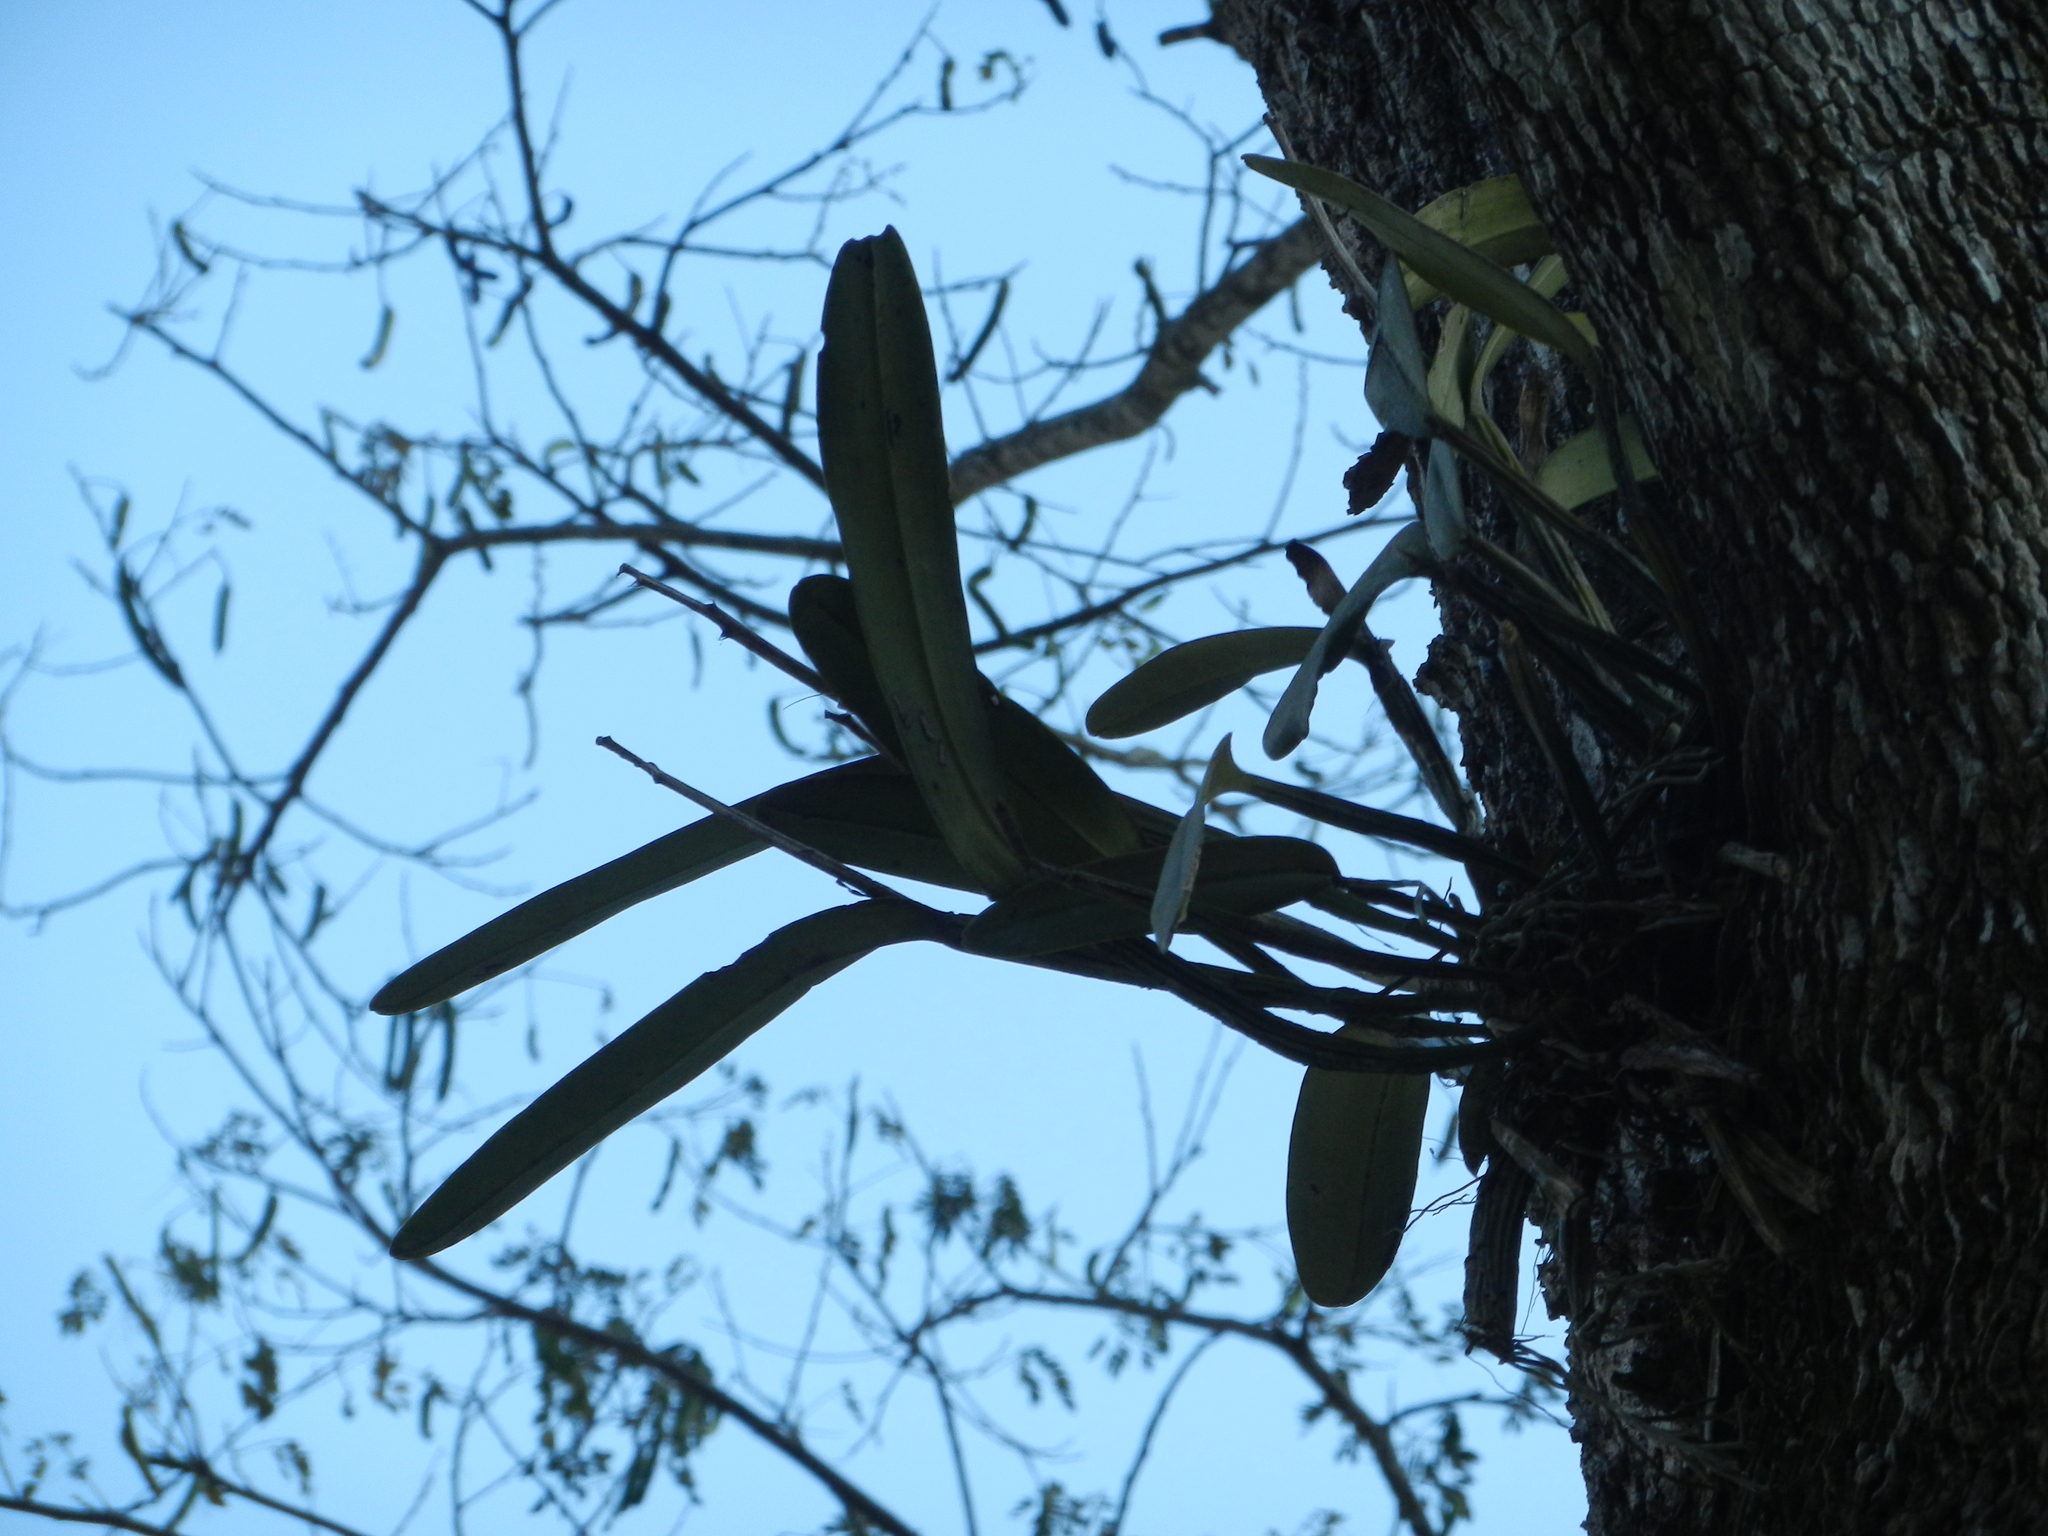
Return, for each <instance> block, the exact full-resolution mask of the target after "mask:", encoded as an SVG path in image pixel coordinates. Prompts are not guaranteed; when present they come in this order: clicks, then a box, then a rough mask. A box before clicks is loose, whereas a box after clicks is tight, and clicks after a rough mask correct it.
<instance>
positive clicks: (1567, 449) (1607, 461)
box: [1536, 416, 1657, 511]
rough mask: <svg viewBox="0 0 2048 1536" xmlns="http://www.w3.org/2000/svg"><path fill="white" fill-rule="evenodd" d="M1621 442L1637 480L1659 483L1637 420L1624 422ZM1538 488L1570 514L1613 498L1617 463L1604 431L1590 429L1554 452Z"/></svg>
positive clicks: (1539, 471) (1539, 472) (1540, 474)
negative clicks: (1592, 502)
mask: <svg viewBox="0 0 2048 1536" xmlns="http://www.w3.org/2000/svg"><path fill="white" fill-rule="evenodd" d="M1621 440H1622V444H1623V445H1624V446H1625V447H1626V448H1627V449H1628V464H1629V468H1630V469H1632V470H1633V471H1634V472H1635V477H1636V479H1637V480H1639V481H1641V480H1654V479H1656V478H1657V466H1656V465H1655V464H1653V463H1652V462H1651V461H1650V450H1649V449H1648V448H1646V447H1644V446H1643V434H1642V429H1641V428H1640V427H1638V426H1637V425H1636V419H1635V417H1633V416H1624V417H1622V418H1621ZM1536 484H1537V487H1538V488H1539V489H1540V490H1542V492H1543V493H1544V494H1545V495H1546V496H1548V497H1549V498H1550V499H1551V500H1552V501H1554V502H1556V503H1557V504H1558V505H1559V506H1560V507H1563V508H1564V509H1565V510H1566V511H1570V510H1571V509H1572V508H1573V507H1580V506H1584V505H1585V504H1586V503H1587V502H1589V501H1592V500H1595V499H1596V498H1598V497H1601V496H1606V495H1610V494H1612V492H1613V491H1614V489H1615V485H1614V463H1613V459H1612V457H1611V456H1610V455H1609V454H1608V452H1607V439H1606V437H1605V436H1604V435H1603V434H1602V433H1601V431H1600V429H1599V428H1598V427H1588V428H1587V429H1586V430H1585V431H1583V432H1581V433H1579V434H1578V435H1577V436H1576V437H1572V438H1568V439H1566V440H1565V441H1564V442H1562V443H1560V444H1559V445H1558V446H1557V447H1556V448H1555V449H1553V450H1552V451H1551V454H1550V456H1549V457H1548V458H1546V459H1545V460H1544V461H1543V463H1542V465H1541V467H1540V468H1538V469H1537V471H1536Z"/></svg>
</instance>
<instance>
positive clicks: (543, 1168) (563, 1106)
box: [391, 901, 938, 1259]
mask: <svg viewBox="0 0 2048 1536" xmlns="http://www.w3.org/2000/svg"><path fill="white" fill-rule="evenodd" d="M937 936H938V935H937V934H936V933H935V931H934V930H933V928H932V926H931V916H930V914H929V913H928V912H927V911H926V910H925V909H924V908H921V907H916V906H912V905H910V904H909V903H907V902H894V901H866V902H857V903H855V904H854V905H852V906H846V907H834V908H832V909H831V910H829V911H825V912H818V913H814V914H813V915H812V916H810V917H806V918H800V919H799V920H797V921H796V922H794V923H791V924H790V925H789V926H788V927H786V928H782V929H779V930H777V931H776V932H775V933H773V934H771V935H770V936H769V937H768V938H767V939H766V940H764V941H763V942H761V943H760V944H757V945H755V946H754V948H752V949H750V950H748V951H747V952H746V953H745V954H744V955H742V956H740V957H739V959H737V960H735V961H734V962H733V963H732V964H731V965H728V966H726V967H724V968H723V969H722V970H716V971H709V972H706V973H705V974H704V975H702V976H699V977H698V978H697V979H696V980H695V981H693V982H691V983H690V984H689V985H688V986H687V987H685V988H683V990H682V991H680V992H678V993H677V994H676V995H675V996H674V997H672V998H670V999H669V1000H668V1001H667V1002H665V1003H663V1004H662V1005H661V1006H660V1007H659V1008H657V1009H655V1010H654V1011H653V1012H652V1013H650V1014H648V1015H647V1017H646V1018H644V1019H642V1020H640V1022H639V1023H637V1024H635V1025H634V1026H633V1027H632V1028H631V1029H629V1030H627V1031H626V1032H625V1033H624V1034H622V1035H620V1036H619V1037H618V1039H616V1040H614V1041H612V1042H611V1043H610V1044H609V1045H606V1046H604V1047H603V1048H602V1049H600V1050H599V1051H598V1052H597V1053H596V1054H595V1055H593V1056H591V1057H590V1058H589V1059H588V1060H587V1061H585V1062H584V1063H583V1064H582V1065H581V1066H579V1067H577V1068H576V1069H575V1070H574V1071H572V1072H570V1073H569V1075H568V1076H566V1077H564V1078H563V1079H562V1080H561V1081H560V1082H558V1083H556V1084H555V1085H554V1087H552V1088H550V1089H548V1091H547V1092H546V1093H543V1094H542V1095H541V1096H540V1097H539V1098H538V1099H535V1100H534V1101H533V1103H532V1104H530V1105H528V1106H527V1107H526V1108H525V1109H523V1110H521V1111H520V1112H519V1113H518V1114H517V1115H514V1116H513V1117H512V1119H511V1120H510V1121H509V1122H508V1123H507V1124H506V1125H505V1126H504V1127H503V1128H502V1129H500V1130H499V1131H498V1132H497V1134H496V1135H494V1136H492V1137H491V1138H490V1140H488V1141H486V1142H485V1143H484V1144H483V1146H482V1147H480V1148H479V1149H478V1150H477V1151H476V1153H475V1154H474V1155H472V1156H471V1157H470V1158H469V1160H468V1161H467V1162H465V1163H464V1164H463V1165H462V1166H461V1167H460V1168H458V1169H456V1170H455V1172H454V1173H453V1174H451V1175H450V1176H449V1177H448V1179H447V1181H446V1182H445V1183H443V1184H442V1185H441V1187H440V1188H439V1189H437V1190H435V1191H434V1193H433V1194H432V1195H430V1196H429V1197H428V1198H427V1200H426V1201H425V1203H424V1204H422V1205H421V1206H420V1208H419V1209H418V1210H417V1211H415V1212H414V1213H413V1214H412V1217H411V1219H410V1220H408V1221H407V1222H406V1223H405V1225H404V1226H403V1227H401V1228H399V1231H398V1235H397V1237H395V1238H393V1239H392V1242H391V1253H392V1257H394V1258H399V1259H421V1258H425V1257H427V1256H428V1255H429V1254H434V1253H439V1252H440V1251H441V1250H442V1249H444V1248H447V1247H449V1246H451V1245H452V1244H455V1243H458V1242H460V1241H462V1239H463V1238H465V1237H468V1236H469V1235H470V1234H471V1233H473V1232H477V1231H480V1230H481V1229H482V1228H484V1227H486V1226H488V1225H489V1224H490V1223H491V1222H493V1221H495V1220H497V1218H498V1217H500V1216H502V1215H503V1214H504V1213H505V1212H507V1211H509V1210H510V1209H511V1208H512V1207H513V1206H515V1205H517V1204H518V1203H519V1202H520V1201H521V1200H523V1199H525V1198H526V1197H527V1196H528V1195H530V1194H531V1193H533V1191H534V1190H536V1189H538V1188H540V1186H541V1185H542V1184H545V1183H546V1182H547V1181H548V1180H549V1179H551V1178H553V1177H554V1176H555V1175H556V1174H557V1173H559V1172H561V1171H562V1170H563V1169H564V1168H566V1167H568V1166H569V1165H570V1164H571V1163H573V1162H574V1161H576V1159H577V1158H579V1157H581V1156H582V1155H583V1154H584V1153H585V1152H588V1151H589V1150H590V1149H591V1148H592V1147H594V1146H596V1145H597V1144H598V1143H599V1142H600V1141H602V1140H604V1138H605V1137H607V1136H609V1135H611V1133H612V1132H613V1131H616V1130H618V1129H619V1128H620V1127H621V1126H623V1125H625V1124H626V1123H627V1122H628V1121H630V1120H632V1119H633V1118H634V1117H636V1116H638V1115H640V1114H642V1113H644V1112H645V1111H647V1110H649V1109H652V1108H653V1107H654V1106H655V1105H656V1104H659V1103H660V1102H661V1101H662V1100H663V1099H665V1098H667V1097H668V1096H669V1095H670V1094H672V1093H674V1092H676V1090H678V1089H679V1088H682V1087H684V1086H685V1085H687V1084H688V1083H689V1082H690V1081H691V1080H692V1079H693V1078H695V1077H697V1076H698V1074H700V1073H702V1072H704V1071H706V1070H708V1069H709V1068H710V1067H712V1066H714V1065H716V1064H717V1063H718V1062H719V1061H720V1060H722V1059H723V1058H724V1057H725V1056H726V1055H728V1054H729V1053H730V1052H732V1051H733V1050H735V1049H736V1048H737V1047H738V1046H739V1045H740V1044H741V1043H742V1042H744V1041H745V1040H746V1038H747V1037H748V1036H749V1035H751V1034H753V1032H754V1031H755V1030H757V1029H759V1028H760V1027H761V1026H762V1025H763V1024H766V1023H767V1022H768V1021H769V1020H770V1019H772V1018H774V1017H775V1016H776V1015H777V1014H779V1013H781V1012H782V1011H783V1010H784V1009H785V1008H787V1007H789V1006H790V1004H792V1003H794V1002H795V1001H796V1000H797V999H798V998H800V997H802V996H803V995H804V994H805V993H806V992H808V991H810V989H811V988H812V987H814V986H816V985H817V984H818V983H819V982H821V981H823V980H825V979H826V978H827V977H828V976H831V975H833V974H835V973H837V972H839V971H841V970H844V969H845V968H846V967H847V966H849V965H851V964H852V963H853V962H854V961H856V960H858V959H860V958H861V957H862V956H863V955H866V954H869V953H871V952H873V951H874V950H877V949H880V948H882V947H883V946H884V945H888V944H901V943H904V942H906V941H908V940H911V939H928V938H935V937H937Z"/></svg>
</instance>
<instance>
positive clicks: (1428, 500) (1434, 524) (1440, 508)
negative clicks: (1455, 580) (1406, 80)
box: [1422, 437, 1472, 560]
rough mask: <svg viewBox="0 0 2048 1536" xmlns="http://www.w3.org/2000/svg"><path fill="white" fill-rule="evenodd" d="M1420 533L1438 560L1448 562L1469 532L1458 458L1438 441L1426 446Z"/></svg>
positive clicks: (1440, 439)
mask: <svg viewBox="0 0 2048 1536" xmlns="http://www.w3.org/2000/svg"><path fill="white" fill-rule="evenodd" d="M1422 529H1423V532H1424V533H1426V534H1427V535H1428V536H1429V547H1430V550H1431V551H1432V552H1433V553H1434V554H1435V555H1436V557H1437V559H1439V560H1449V559H1451V558H1452V557H1454V556H1455V555H1457V554H1458V553H1459V552H1460V551H1461V550H1463V549H1464V547H1465V544H1466V541H1467V540H1468V539H1469V538H1470V537H1471V532H1472V530H1471V525H1470V524H1469V523H1467V522H1466V521H1465V486H1464V483H1463V482H1462V481H1461V480H1460V479H1459V478H1458V456H1457V455H1456V454H1455V453H1453V452H1452V451H1451V445H1450V444H1449V443H1447V442H1445V441H1444V440H1443V439H1442V438H1440V437H1439V438H1437V439H1436V440H1435V441H1433V442H1432V443H1431V444H1430V445H1429V468H1428V472H1427V473H1426V474H1425V475H1424V476H1423V481H1422Z"/></svg>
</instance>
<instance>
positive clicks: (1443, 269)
mask: <svg viewBox="0 0 2048 1536" xmlns="http://www.w3.org/2000/svg"><path fill="white" fill-rule="evenodd" d="M1244 162H1245V164H1246V165H1248V166H1250V167H1251V168H1252V169H1253V170H1255V171H1257V172H1259V173H1260V174H1261V175H1265V176H1270V177H1272V178H1273V179H1274V180H1275V181H1279V182H1284V183H1285V184H1286V185H1288V186H1290V187H1293V188H1295V189H1296V190H1298V191H1302V192H1309V193H1313V194H1314V195H1315V196H1317V197H1320V198H1322V199H1323V200H1324V201H1325V202H1330V203H1335V204H1337V205H1338V206H1339V207H1340V208H1342V209H1343V210H1344V211H1345V212H1346V213H1349V214H1350V215H1352V217H1354V218H1356V219H1357V220H1358V221H1359V223H1361V224H1363V225H1364V226H1365V227H1366V228H1367V229H1369V230H1371V231H1372V233H1373V234H1374V235H1375V236H1376V237H1378V239H1379V240H1380V241H1381V242H1382V243H1383V244H1385V245H1386V247H1387V248H1388V249H1389V250H1391V251H1392V252H1393V253H1394V254H1395V255H1396V256H1399V257H1400V258H1401V260H1402V261H1404V262H1406V263H1407V264H1408V265H1409V266H1410V267H1412V268H1414V269H1415V271H1416V273H1417V274H1418V275H1419V276H1421V277H1422V278H1423V280H1424V281H1426V282H1429V283H1431V284H1434V285H1435V286H1436V287H1438V288H1440V289H1442V290H1443V291H1444V293H1446V294H1448V295H1449V296H1450V297H1451V298H1453V299H1455V300H1457V301H1458V302H1459V303H1461V304H1469V305H1471V306H1472V307H1473V308H1474V309H1476V310H1478V311H1479V313H1481V314H1482V315H1486V316H1488V317H1489V318H1491V319H1492V320H1494V321H1495V322H1496V323H1498V324H1500V325H1505V326H1510V327H1512V328H1513V329H1515V330H1517V331H1520V332H1521V333H1522V334H1523V335H1524V336H1527V337H1528V338H1529V339H1530V340H1531V341H1540V342H1542V343H1543V344H1544V345H1545V346H1548V347H1555V348H1556V349H1557V350H1558V351H1560V352H1562V353H1564V354H1565V356H1567V357H1569V358H1571V359H1572V360H1573V361H1574V362H1576V363H1578V364H1580V365H1581V366H1582V367H1585V368H1588V369H1597V367H1598V366H1599V361H1598V354H1597V352H1596V350H1595V348H1594V347H1593V344H1592V342H1591V341H1590V340H1589V339H1588V338H1587V336H1586V334H1585V332H1583V331H1581V330H1580V329H1579V328H1578V327H1577V326H1575V325H1573V324H1572V323H1571V321H1570V320H1569V319H1567V318H1566V317H1565V314H1564V311H1562V310H1560V309H1558V308H1557V307H1556V306H1555V305H1553V304H1551V303H1549V302H1547V301H1546V300H1544V299H1542V298H1539V297H1538V296H1537V295H1536V294H1535V293H1533V292H1532V291H1531V290H1530V288H1529V286H1528V284H1526V283H1524V282H1522V281H1521V279H1519V278H1517V277H1516V276H1515V275H1514V274H1513V273H1512V272H1509V271H1508V270H1507V269H1506V268H1505V267H1503V266H1501V265H1500V264H1499V263H1498V262H1496V261H1493V260H1491V259H1489V258H1488V257H1485V256H1482V255H1480V254H1479V253H1478V252H1477V251H1472V250H1468V249H1466V248H1465V247H1464V246H1462V245H1460V244H1459V243H1458V242H1457V241H1456V240H1454V239H1452V238H1451V237H1450V236H1449V235H1446V234H1443V233H1441V232H1440V231H1438V230H1434V229H1431V228H1430V227H1429V226H1428V225H1427V224H1425V223H1423V222H1422V221H1421V220H1420V219H1418V218H1416V217H1415V215H1414V214H1412V213H1409V212H1408V211H1407V210H1406V209H1403V208H1400V207H1397V206H1396V205H1395V204H1393V203H1390V202H1388V201H1387V200H1386V199H1385V198H1384V197H1381V196H1380V195H1379V194H1378V193H1377V192H1372V191H1368V190H1367V189H1366V188H1364V187H1361V186H1360V185H1359V184H1358V183H1357V182H1355V181H1353V180H1351V178H1350V177H1348V176H1339V175H1338V174H1337V173H1336V172H1335V171H1325V170H1321V169H1319V168H1317V167H1316V166H1312V165H1303V164H1301V163H1300V162H1299V161H1294V160H1274V159H1270V158H1268V157H1267V156H1265V155H1246V156H1245V157H1244ZM1381 324H1382V325H1384V324H1385V317H1384V316H1382V319H1381Z"/></svg>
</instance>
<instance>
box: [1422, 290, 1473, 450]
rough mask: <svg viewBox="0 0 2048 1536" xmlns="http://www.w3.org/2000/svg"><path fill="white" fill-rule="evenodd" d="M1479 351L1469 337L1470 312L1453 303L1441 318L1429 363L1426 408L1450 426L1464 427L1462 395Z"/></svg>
mask: <svg viewBox="0 0 2048 1536" xmlns="http://www.w3.org/2000/svg"><path fill="white" fill-rule="evenodd" d="M1477 351H1478V348H1477V347H1476V346H1475V345H1474V342H1473V336H1472V311H1471V310H1470V309H1468V308H1467V307H1466V306H1465V305H1463V304H1453V305H1452V306H1451V312H1450V313H1449V314H1448V315H1446V316H1444V329H1443V334H1442V335H1441V336H1440V337H1438V338H1437V344H1436V356H1435V357H1434V358H1432V359H1431V360H1430V364H1429V381H1428V393H1429V408H1430V410H1431V411H1433V412H1434V413H1435V414H1436V415H1437V416H1438V417H1440V418H1441V419H1442V420H1444V421H1448V422H1449V423H1451V425H1452V426H1455V427H1462V426H1464V425H1465V392H1466V388H1467V386H1468V384H1469V383H1470V380H1471V376H1472V369H1473V366H1474V364H1475V362H1476V361H1477V359H1476V357H1475V354H1476V352H1477Z"/></svg>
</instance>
